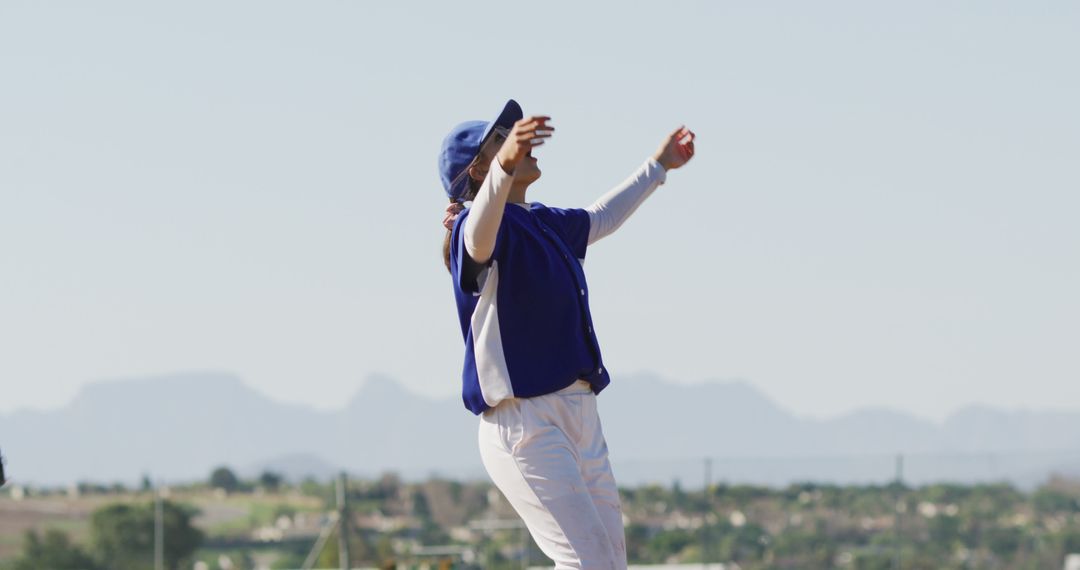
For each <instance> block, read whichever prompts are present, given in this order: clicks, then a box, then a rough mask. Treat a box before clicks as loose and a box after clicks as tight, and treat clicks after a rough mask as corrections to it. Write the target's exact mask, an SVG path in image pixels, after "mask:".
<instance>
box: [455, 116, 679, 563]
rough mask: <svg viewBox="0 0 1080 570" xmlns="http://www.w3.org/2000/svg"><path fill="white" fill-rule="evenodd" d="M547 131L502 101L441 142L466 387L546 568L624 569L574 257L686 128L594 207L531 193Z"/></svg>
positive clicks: (656, 182)
mask: <svg viewBox="0 0 1080 570" xmlns="http://www.w3.org/2000/svg"><path fill="white" fill-rule="evenodd" d="M553 132H554V127H553V126H552V124H551V118H550V117H546V116H543V115H533V116H529V117H523V113H522V111H521V107H520V106H519V105H518V104H517V103H516V102H515V101H513V100H510V101H508V102H507V103H506V105H505V106H504V107H503V109H502V112H501V113H499V115H498V117H496V118H495V120H494V121H491V122H484V121H469V122H465V123H461V124H460V125H458V126H456V127H454V129H453V130H452V131H451V132H450V134H449V135H447V137H446V139H445V140H444V141H443V145H442V151H441V153H440V156H439V173H440V177H441V179H442V183H443V188H444V189H445V190H446V194H447V196H448V197H449V199H450V205H449V206H448V207H447V209H446V216H445V218H444V220H443V224H444V225H445V226H446V228H447V230H448V231H447V238H446V242H445V244H444V248H443V250H444V261H445V263H446V265H447V268H448V269H449V270H450V274H451V276H452V277H453V286H454V296H455V299H456V301H457V309H458V317H459V319H460V323H461V332H462V335H463V336H464V340H465V364H464V368H463V372H462V397H463V400H464V403H465V407H466V408H468V409H469V410H471V411H472V412H473V413H474V414H477V415H479V416H480V428H479V444H480V456H481V458H482V460H483V463H484V467H485V469H486V470H487V472H488V474H489V475H490V476H491V479H492V481H494V483H495V485H496V486H497V487H498V488H499V490H500V491H502V493H503V494H504V495H505V496H506V498H507V500H508V501H509V502H510V504H511V505H513V507H514V509H515V510H516V511H517V513H518V514H519V515H520V516H521V518H522V520H524V522H525V524H526V526H527V527H528V529H529V533H530V534H531V535H532V537H533V539H534V540H535V541H536V543H537V545H539V546H540V549H541V550H543V551H544V553H545V554H546V555H547V556H548V557H550V558H551V559H552V560H553V561H554V562H555V567H556V568H557V569H568V568H579V569H599V568H603V569H624V568H626V543H625V537H624V531H623V522H622V510H621V507H620V504H619V494H618V489H617V487H616V485H615V478H614V476H613V475H612V471H611V464H610V463H609V461H608V453H607V444H606V442H605V441H604V434H603V432H602V430H601V427H600V420H599V417H598V416H597V411H596V395H597V394H599V393H600V392H601V391H602V390H603V389H604V387H606V386H607V385H608V383H609V382H610V377H609V375H608V370H607V368H606V367H605V366H604V362H603V359H602V357H601V355H600V345H599V344H598V342H597V337H596V331H595V330H594V326H593V319H592V315H591V313H590V311H589V287H588V284H587V283H586V280H585V273H584V270H583V264H584V260H585V253H586V250H587V249H588V246H589V245H592V244H593V243H595V242H596V241H598V240H600V239H602V238H604V237H606V236H608V235H610V234H611V233H612V232H614V231H615V230H616V229H618V228H619V226H621V225H622V224H623V222H625V221H626V219H627V218H629V217H630V215H631V214H632V213H633V212H634V211H635V210H636V209H637V208H638V206H640V205H641V203H642V202H644V201H645V199H646V198H648V197H649V195H650V194H652V192H653V191H654V190H656V188H657V187H659V186H660V185H661V184H663V183H664V181H665V178H666V176H667V173H668V172H669V171H671V170H674V169H676V168H679V167H681V166H683V165H684V164H686V162H687V161H689V160H690V159H691V158H692V157H693V156H694V133H693V132H691V131H690V130H689V129H687V128H685V127H680V128H678V129H676V130H674V131H673V132H672V133H671V134H669V135H668V136H667V137H666V138H665V139H664V141H663V142H662V143H661V145H660V148H659V149H658V150H657V151H656V153H654V154H653V156H652V157H650V158H649V159H648V160H646V161H645V163H644V164H642V165H641V166H640V167H639V168H638V169H637V170H635V171H634V172H633V173H632V174H631V175H630V177H629V178H627V179H626V180H625V181H624V182H623V183H622V184H619V185H618V186H616V187H615V188H614V189H612V190H611V191H609V192H608V193H607V194H604V195H603V196H601V197H600V199H598V200H597V201H596V202H595V203H593V204H592V205H591V206H589V207H588V208H584V209H582V208H573V209H562V208H551V207H548V206H545V205H543V204H541V203H539V202H529V201H528V200H527V199H526V192H527V191H528V189H529V188H530V186H531V185H532V183H533V182H536V180H537V179H539V178H540V175H541V171H540V168H539V166H538V164H537V160H536V157H535V156H533V150H534V149H535V148H537V147H539V146H541V145H543V144H544V141H545V140H547V139H548V138H549V137H551V135H552V133H553ZM469 202H471V205H469V206H467V207H466V206H465V203H469Z"/></svg>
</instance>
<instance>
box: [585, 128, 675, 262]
mask: <svg viewBox="0 0 1080 570" xmlns="http://www.w3.org/2000/svg"><path fill="white" fill-rule="evenodd" d="M693 156H694V133H693V132H691V131H690V129H687V128H686V127H685V126H683V127H679V128H677V129H675V130H674V131H672V132H671V134H669V135H668V136H667V137H665V138H664V141H663V142H662V143H661V144H660V148H659V149H657V151H656V153H655V154H653V156H652V158H650V159H649V160H648V162H646V163H645V164H644V165H642V166H641V168H639V169H637V171H635V172H634V173H633V174H631V175H630V177H629V178H627V179H626V180H624V181H623V183H622V184H620V185H618V186H616V187H615V188H612V189H611V190H610V191H609V192H608V193H607V194H604V195H603V196H601V197H600V199H599V200H597V201H596V202H595V203H593V205H591V206H589V207H588V208H585V211H587V212H588V213H589V245H592V244H593V243H595V242H597V241H599V240H600V239H602V238H604V237H606V236H608V235H611V234H612V233H614V232H615V230H617V229H619V226H621V225H622V224H623V222H625V221H626V220H627V219H628V218H629V217H630V215H631V214H633V213H634V211H635V210H637V209H638V206H640V205H641V204H642V203H643V202H644V201H645V199H646V198H648V197H649V196H650V195H651V194H652V193H653V191H654V190H656V189H657V187H659V186H660V185H661V184H663V183H664V181H665V180H666V179H667V171H669V170H674V169H676V168H679V167H681V166H682V165H684V164H686V163H687V161H689V160H690V159H691V158H693Z"/></svg>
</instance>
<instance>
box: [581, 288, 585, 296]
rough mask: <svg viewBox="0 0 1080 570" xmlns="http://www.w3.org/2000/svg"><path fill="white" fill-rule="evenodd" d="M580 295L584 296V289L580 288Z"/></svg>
mask: <svg viewBox="0 0 1080 570" xmlns="http://www.w3.org/2000/svg"><path fill="white" fill-rule="evenodd" d="M581 296H582V297H584V296H585V290H584V289H582V290H581Z"/></svg>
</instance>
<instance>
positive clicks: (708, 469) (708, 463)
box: [701, 457, 712, 569]
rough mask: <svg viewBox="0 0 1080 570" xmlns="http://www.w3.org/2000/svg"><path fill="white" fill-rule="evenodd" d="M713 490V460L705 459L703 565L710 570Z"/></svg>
mask: <svg viewBox="0 0 1080 570" xmlns="http://www.w3.org/2000/svg"><path fill="white" fill-rule="evenodd" d="M711 488H712V459H710V458H708V457H706V458H705V488H704V489H702V491H701V495H702V498H703V500H704V503H705V508H704V510H703V511H702V513H701V565H702V566H703V567H704V568H706V569H708V568H709V558H710V557H709V550H711V546H712V545H711V542H712V541H711V540H710V536H709V511H710V510H711V507H712V501H711V500H710V499H711V498H712V493H711Z"/></svg>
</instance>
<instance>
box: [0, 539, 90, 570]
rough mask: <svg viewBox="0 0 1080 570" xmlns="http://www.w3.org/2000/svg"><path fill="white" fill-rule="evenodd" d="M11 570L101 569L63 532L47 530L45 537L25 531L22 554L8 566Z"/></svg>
mask: <svg viewBox="0 0 1080 570" xmlns="http://www.w3.org/2000/svg"><path fill="white" fill-rule="evenodd" d="M9 568H10V569H11V570H41V569H42V568H48V569H50V570H99V569H101V568H102V567H101V566H100V565H99V564H98V563H97V562H96V561H95V560H94V559H93V558H91V557H90V555H89V554H88V553H87V552H86V551H84V550H83V549H82V548H81V547H79V546H78V545H77V544H72V542H71V540H70V539H69V538H68V535H67V534H65V533H64V532H63V531H59V530H56V529H49V530H47V531H45V536H44V537H41V536H38V533H37V532H35V531H32V530H31V531H27V532H26V535H25V538H24V539H23V551H22V554H21V555H20V556H19V557H18V558H16V559H15V561H14V562H13V563H12V564H11V566H9Z"/></svg>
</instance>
